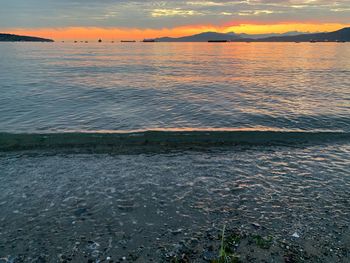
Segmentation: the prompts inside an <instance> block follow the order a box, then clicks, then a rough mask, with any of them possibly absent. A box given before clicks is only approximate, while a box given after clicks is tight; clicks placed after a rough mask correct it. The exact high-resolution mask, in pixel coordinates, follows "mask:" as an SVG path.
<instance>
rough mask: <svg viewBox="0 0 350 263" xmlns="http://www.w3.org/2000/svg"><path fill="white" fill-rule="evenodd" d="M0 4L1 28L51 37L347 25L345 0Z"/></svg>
mask: <svg viewBox="0 0 350 263" xmlns="http://www.w3.org/2000/svg"><path fill="white" fill-rule="evenodd" d="M0 7H1V8H0V32H1V33H13V34H21V35H33V36H38V37H45V38H51V39H55V40H74V39H77V40H92V39H96V38H103V39H110V40H118V39H135V40H141V39H143V38H156V37H165V36H168V37H180V36H186V35H192V34H196V33H201V32H207V31H215V32H235V33H247V34H267V33H286V32H290V31H298V32H330V31H335V30H338V29H341V28H344V27H348V26H350V21H349V17H350V0H334V1H329V0H171V1H170V0H164V1H155V0H142V1H141V0H132V1H125V0H99V1H97V0H61V1H53V0H26V1H23V0H11V1H7V0H5V1H2V3H1V5H0Z"/></svg>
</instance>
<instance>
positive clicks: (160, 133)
mask: <svg viewBox="0 0 350 263" xmlns="http://www.w3.org/2000/svg"><path fill="white" fill-rule="evenodd" d="M339 141H349V142H350V133H348V132H343V131H300V130H298V131H296V130H290V131H285V130H249V129H248V130H247V129H244V130H239V129H238V130H237V129H200V130H193V129H171V130H169V129H162V130H160V129H159V130H137V131H98V132H62V133H45V134H41V133H0V151H12V150H26V149H55V148H91V149H99V148H111V149H117V150H118V149H125V148H132V147H141V148H144V147H192V146H193V147H194V146H198V147H211V146H232V145H271V146H273V145H276V146H277V145H285V146H288V145H300V144H310V143H311V144H319V143H332V142H339Z"/></svg>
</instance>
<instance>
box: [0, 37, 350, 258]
mask: <svg viewBox="0 0 350 263" xmlns="http://www.w3.org/2000/svg"><path fill="white" fill-rule="evenodd" d="M349 160H350V45H348V44H347V43H317V44H312V43H299V44H296V43H220V44H209V43H147V44H146V43H114V44H112V43H101V44H98V43H90V44H85V43H77V44H73V43H4V44H1V45H0V262H111V260H113V262H119V261H123V262H151V261H153V262H179V261H174V260H183V261H180V262H210V261H211V260H214V259H215V258H217V257H218V253H219V250H220V239H221V238H220V233H221V230H222V228H223V226H224V225H225V226H226V228H227V236H228V238H229V237H231V238H232V237H234V239H235V240H236V241H235V242H236V243H235V244H233V245H232V244H230V246H231V247H230V249H231V251H234V253H235V255H236V256H237V257H239V260H240V261H241V262H349V260H350V249H349V248H350V239H349V236H350V228H349V225H350V219H349V218H350V203H349V200H350V161H349ZM232 233H233V234H232ZM233 235H234V236H233ZM237 236H239V239H238V238H237ZM260 239H261V240H263V241H259V240H260ZM262 242H265V243H262ZM228 246H229V245H228ZM186 260H187V261H186Z"/></svg>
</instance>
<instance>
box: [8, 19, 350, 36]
mask: <svg viewBox="0 0 350 263" xmlns="http://www.w3.org/2000/svg"><path fill="white" fill-rule="evenodd" d="M349 26H350V24H339V23H325V24H315V23H314V24H312V23H307V24H304V23H279V24H239V25H233V26H213V25H195V26H182V27H176V28H162V29H138V28H131V29H130V28H113V27H105V28H103V27H66V28H29V29H28V28H9V29H2V31H4V32H6V33H12V34H18V35H32V36H38V37H44V38H51V39H55V40H75V39H77V40H94V39H98V38H103V39H106V40H122V39H135V40H142V39H144V38H157V37H165V36H167V37H181V36H187V35H192V34H198V33H201V32H209V31H211V32H222V33H228V32H234V33H247V34H268V33H286V32H291V31H298V32H330V31H335V30H338V29H341V28H344V27H349Z"/></svg>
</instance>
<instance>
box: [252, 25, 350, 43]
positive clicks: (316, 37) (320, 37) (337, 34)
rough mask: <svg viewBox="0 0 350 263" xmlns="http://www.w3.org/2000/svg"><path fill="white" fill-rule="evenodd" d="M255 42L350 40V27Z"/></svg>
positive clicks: (269, 38)
mask: <svg viewBox="0 0 350 263" xmlns="http://www.w3.org/2000/svg"><path fill="white" fill-rule="evenodd" d="M251 41H255V42H309V41H317V42H324V41H331V42H335V41H345V42H348V41H350V27H347V28H343V29H340V30H338V31H334V32H329V33H316V34H302V35H296V36H281V37H268V38H261V39H254V40H253V39H251Z"/></svg>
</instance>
